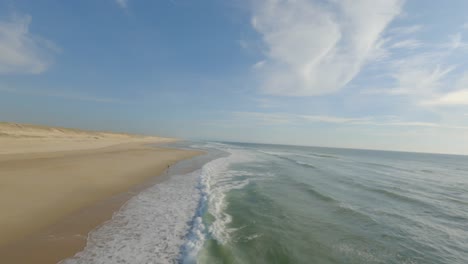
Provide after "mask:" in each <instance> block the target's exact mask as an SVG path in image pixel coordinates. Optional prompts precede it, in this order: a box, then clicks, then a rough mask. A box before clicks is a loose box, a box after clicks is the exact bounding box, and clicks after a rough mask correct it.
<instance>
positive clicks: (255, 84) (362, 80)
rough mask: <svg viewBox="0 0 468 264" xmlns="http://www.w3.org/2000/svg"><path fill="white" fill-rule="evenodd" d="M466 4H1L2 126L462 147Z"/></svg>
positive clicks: (467, 114)
mask: <svg viewBox="0 0 468 264" xmlns="http://www.w3.org/2000/svg"><path fill="white" fill-rule="evenodd" d="M466 10H468V2H466V1H463V0H451V1H423V0H407V1H403V0H379V1H375V0H342V1H338V0H238V1H231V2H229V1H221V0H206V1H192V0H157V1H156V0H155V1H149V0H146V1H145V0H126V1H125V0H100V1H95V0H89V1H85V0H83V1H59V0H55V1H23V0H16V1H13V0H4V1H1V2H0V120H4V121H15V122H26V123H39V124H47V125H58V126H68V127H80V128H87V129H106V130H117V131H128V132H135V133H146V134H159V135H164V136H176V137H183V138H197V139H212V140H229V141H247V142H263V143H281V144H299V145H318V146H332V147H352V148H371V149H390V150H407V151H422V152H442V153H462V154H468V65H467V61H468V43H467V42H465V39H466V38H467V37H468V17H467V16H466Z"/></svg>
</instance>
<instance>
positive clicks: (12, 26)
mask: <svg viewBox="0 0 468 264" xmlns="http://www.w3.org/2000/svg"><path fill="white" fill-rule="evenodd" d="M30 23H31V16H17V15H16V16H13V17H12V18H11V19H10V20H6V21H0V74H8V73H32V74H38V73H41V72H44V71H45V70H47V68H48V67H49V66H50V64H51V54H52V53H54V52H56V51H57V47H56V46H55V45H54V44H53V43H52V42H50V41H48V40H46V39H43V38H40V37H38V36H34V35H32V34H31V33H30V32H29V25H30Z"/></svg>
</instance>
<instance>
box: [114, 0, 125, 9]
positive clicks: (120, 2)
mask: <svg viewBox="0 0 468 264" xmlns="http://www.w3.org/2000/svg"><path fill="white" fill-rule="evenodd" d="M115 2H116V3H117V5H119V6H120V7H121V8H124V9H125V8H127V2H128V0H115Z"/></svg>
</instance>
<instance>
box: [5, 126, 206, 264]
mask: <svg viewBox="0 0 468 264" xmlns="http://www.w3.org/2000/svg"><path fill="white" fill-rule="evenodd" d="M170 141H174V139H169V138H159V137H145V136H137V135H130V134H118V133H110V132H87V131H82V130H76V129H64V128H50V127H43V126H32V125H19V124H12V123H0V262H1V261H5V260H9V261H14V260H15V257H20V256H21V255H23V257H24V255H25V254H26V255H27V254H30V253H34V252H36V253H38V252H43V253H41V254H42V255H43V256H42V257H44V259H47V260H48V261H41V260H40V259H37V258H27V259H29V260H30V261H34V262H31V263H53V262H56V261H57V260H60V259H63V257H67V256H70V254H71V255H73V253H76V252H77V251H79V250H80V249H81V248H82V247H83V246H84V243H85V241H86V240H85V237H86V234H87V232H89V231H90V230H92V229H93V228H94V227H96V226H97V225H98V224H99V223H101V222H102V221H104V220H107V219H108V218H109V217H110V216H111V214H112V211H114V210H116V209H118V206H120V205H121V204H122V202H123V201H124V200H125V198H122V197H127V196H125V195H124V196H122V197H121V198H120V199H116V198H113V199H114V201H118V202H109V201H108V200H109V199H111V197H118V196H115V195H117V194H119V193H122V192H125V191H126V190H128V189H129V188H131V187H132V186H136V185H138V184H141V183H143V182H145V181H147V180H148V179H149V178H151V177H154V176H156V175H159V174H161V173H162V172H164V170H165V169H166V168H167V166H168V165H170V164H173V163H175V162H177V161H179V160H182V159H187V158H190V157H193V156H195V155H198V154H200V153H199V152H196V151H187V150H176V149H166V148H160V147H158V148H156V147H150V146H148V145H145V144H148V143H164V142H170ZM127 198H128V197H127ZM106 199H107V200H106ZM90 208H91V209H90ZM92 208H100V209H99V210H96V209H92ZM90 210H91V211H93V210H94V213H91V214H90V213H89V211H90ZM86 212H87V213H86ZM99 212H101V213H99ZM80 219H81V220H82V221H81V220H80ZM66 223H68V224H66ZM73 223H75V224H73ZM77 223H81V224H77ZM53 230H55V231H53ZM58 233H60V237H61V239H64V238H66V236H68V237H69V238H72V237H75V240H73V239H71V240H73V241H71V242H70V239H68V240H67V239H65V240H67V241H68V242H69V243H68V244H69V245H68V246H67V243H64V242H63V241H62V242H57V240H54V239H45V240H44V238H45V237H44V235H47V236H48V237H49V238H51V237H52V238H53V237H55V236H56V235H57V234H58ZM54 241H55V242H54ZM60 245H62V248H60ZM64 246H65V248H63V247H64ZM40 247H43V248H49V249H50V250H49V251H48V252H49V253H50V252H55V253H54V254H55V255H54V256H48V255H47V254H48V253H47V252H44V251H43V250H40ZM51 247H52V248H51ZM53 247H58V248H55V249H54V248H53ZM60 252H61V254H58V253H60ZM44 254H45V255H44ZM33 255H34V254H33ZM33 255H32V256H33ZM49 255H50V254H49ZM32 256H31V257H32ZM38 257H39V256H38ZM52 260H53V261H52ZM51 261H52V262H51ZM15 262H16V263H18V262H17V261H15ZM22 263H23V261H22Z"/></svg>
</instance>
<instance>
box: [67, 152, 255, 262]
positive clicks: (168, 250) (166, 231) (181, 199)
mask: <svg viewBox="0 0 468 264" xmlns="http://www.w3.org/2000/svg"><path fill="white" fill-rule="evenodd" d="M199 147H201V146H199ZM204 147H208V148H212V147H216V148H217V149H221V150H224V151H226V152H228V153H230V156H228V157H223V158H218V159H216V160H213V161H210V162H208V163H207V164H205V165H204V166H203V167H202V168H201V169H200V170H197V171H195V172H193V173H190V174H187V175H175V176H172V177H171V178H170V179H169V180H167V181H165V182H162V183H159V184H157V185H154V186H152V187H150V188H148V189H146V190H144V191H143V192H141V193H139V194H138V195H137V196H135V197H133V198H132V199H130V200H129V201H128V202H127V203H126V204H125V205H124V206H123V207H122V208H121V210H120V211H119V212H117V213H115V214H114V216H113V217H112V219H111V220H110V221H108V222H106V223H105V224H103V225H102V226H101V227H99V228H98V229H96V230H95V231H93V232H91V233H90V235H89V236H88V243H87V245H86V248H85V249H84V250H83V251H82V252H80V253H78V254H76V255H75V256H74V257H72V258H70V259H66V260H64V261H62V262H61V264H84V263H86V264H89V263H99V264H107V263H109V264H110V263H121V264H125V263H138V264H139V263H145V264H146V263H177V262H179V261H180V262H183V263H195V262H196V258H197V254H198V252H199V250H200V249H201V248H202V246H203V244H204V241H205V240H206V237H207V236H209V237H210V238H214V239H216V240H217V241H218V242H220V243H226V242H228V241H229V239H230V236H229V234H230V233H231V232H233V231H235V229H232V228H231V229H230V228H228V225H229V223H231V221H232V217H231V216H230V215H229V214H227V213H226V212H225V209H226V207H227V205H228V204H227V202H226V199H225V196H226V193H227V192H229V191H230V190H233V189H240V188H243V187H245V186H246V185H247V184H248V183H249V181H250V179H249V177H254V176H256V175H254V174H252V173H247V172H244V171H235V170H230V169H229V166H230V165H232V164H234V163H240V162H246V161H248V160H251V159H252V158H254V157H253V156H252V154H249V152H246V151H243V150H239V149H234V148H229V147H227V145H224V144H215V145H213V144H211V145H204ZM250 153H251V152H250ZM238 176H243V177H238ZM237 177H238V178H239V179H237ZM246 177H247V178H246ZM206 212H208V213H209V214H211V215H212V216H213V218H214V221H213V222H212V223H211V224H210V225H209V226H208V227H205V225H204V223H203V220H202V216H203V214H205V213H206Z"/></svg>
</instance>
